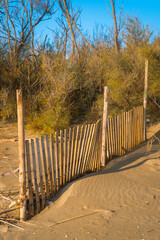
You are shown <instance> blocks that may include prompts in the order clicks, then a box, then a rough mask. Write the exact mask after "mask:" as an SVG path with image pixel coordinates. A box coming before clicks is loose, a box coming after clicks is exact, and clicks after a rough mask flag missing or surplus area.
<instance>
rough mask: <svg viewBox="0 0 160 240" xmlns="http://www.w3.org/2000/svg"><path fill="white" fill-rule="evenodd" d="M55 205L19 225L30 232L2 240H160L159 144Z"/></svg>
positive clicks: (118, 162) (5, 234)
mask: <svg viewBox="0 0 160 240" xmlns="http://www.w3.org/2000/svg"><path fill="white" fill-rule="evenodd" d="M159 135H160V134H159ZM159 135H157V136H158V137H160V136H159ZM53 201H54V204H53V205H49V206H48V207H46V209H45V210H44V211H43V212H41V213H40V214H39V215H38V216H36V217H34V218H33V219H32V220H30V221H28V223H29V224H26V223H19V226H21V227H23V228H24V231H22V230H18V229H15V228H10V227H7V226H5V225H1V226H0V239H14V240H16V239H17V240H19V239H23V240H25V239H47V240H49V239H55V240H61V239H72V240H73V239H75V240H76V239H77V240H84V239H87V240H89V239H96V240H101V239H106V240H126V239H127V240H138V239H140V240H142V239H145V240H159V239H160V145H159V142H158V140H154V141H152V142H150V143H149V142H146V143H143V144H141V145H140V146H138V147H137V148H136V149H135V150H134V151H131V152H129V153H128V154H127V155H125V156H123V157H120V158H116V159H114V160H112V161H110V162H109V163H108V165H107V166H106V167H105V169H103V170H102V171H101V172H99V173H94V174H89V175H86V176H85V177H83V178H81V179H78V180H77V181H75V182H73V183H70V184H68V185H67V186H66V187H65V188H63V189H62V190H61V191H60V192H59V194H58V195H57V196H56V198H55V199H54V200H53ZM56 223H59V224H56ZM31 224H34V225H31Z"/></svg>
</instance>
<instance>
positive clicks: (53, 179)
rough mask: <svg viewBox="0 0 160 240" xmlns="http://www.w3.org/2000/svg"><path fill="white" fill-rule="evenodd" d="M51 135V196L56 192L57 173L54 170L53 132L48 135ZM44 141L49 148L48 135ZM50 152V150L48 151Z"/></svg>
mask: <svg viewBox="0 0 160 240" xmlns="http://www.w3.org/2000/svg"><path fill="white" fill-rule="evenodd" d="M50 137H51V159H50V163H51V166H52V167H51V168H50V184H51V195H52V197H53V195H54V193H56V192H57V175H58V173H57V172H56V157H55V147H54V137H53V134H51V135H50ZM46 142H47V146H48V149H49V139H48V135H46ZM49 153H50V151H49Z"/></svg>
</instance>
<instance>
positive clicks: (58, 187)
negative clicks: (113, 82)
mask: <svg viewBox="0 0 160 240" xmlns="http://www.w3.org/2000/svg"><path fill="white" fill-rule="evenodd" d="M55 148H56V171H57V175H56V177H57V190H59V189H60V166H59V140H58V132H55Z"/></svg>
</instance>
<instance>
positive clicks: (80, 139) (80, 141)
mask: <svg viewBox="0 0 160 240" xmlns="http://www.w3.org/2000/svg"><path fill="white" fill-rule="evenodd" d="M83 135H84V126H82V127H81V131H80V137H79V142H78V148H77V160H76V166H75V176H76V177H77V176H78V166H79V161H80V152H81V146H82V141H83Z"/></svg>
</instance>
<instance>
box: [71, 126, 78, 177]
mask: <svg viewBox="0 0 160 240" xmlns="http://www.w3.org/2000/svg"><path fill="white" fill-rule="evenodd" d="M76 129H77V128H76V127H74V128H73V131H72V142H71V156H70V168H69V181H71V180H72V168H73V159H74V148H75V137H76Z"/></svg>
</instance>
